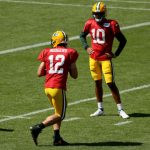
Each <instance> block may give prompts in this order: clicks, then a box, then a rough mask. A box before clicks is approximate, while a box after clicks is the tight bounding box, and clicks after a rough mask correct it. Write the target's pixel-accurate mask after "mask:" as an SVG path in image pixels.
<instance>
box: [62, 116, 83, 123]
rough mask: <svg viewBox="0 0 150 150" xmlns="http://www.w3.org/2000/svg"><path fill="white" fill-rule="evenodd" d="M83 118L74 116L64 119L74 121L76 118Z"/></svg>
mask: <svg viewBox="0 0 150 150" xmlns="http://www.w3.org/2000/svg"><path fill="white" fill-rule="evenodd" d="M79 119H81V118H80V117H72V118H66V119H64V120H63V121H65V122H68V121H74V120H79Z"/></svg>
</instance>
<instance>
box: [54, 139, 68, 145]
mask: <svg viewBox="0 0 150 150" xmlns="http://www.w3.org/2000/svg"><path fill="white" fill-rule="evenodd" d="M53 145H54V146H67V145H69V143H68V142H66V141H64V140H63V139H62V138H61V137H60V139H59V140H54V142H53Z"/></svg>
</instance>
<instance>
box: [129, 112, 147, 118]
mask: <svg viewBox="0 0 150 150" xmlns="http://www.w3.org/2000/svg"><path fill="white" fill-rule="evenodd" d="M129 116H130V117H135V118H136V117H150V114H145V113H133V114H130V115H129Z"/></svg>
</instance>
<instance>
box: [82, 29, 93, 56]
mask: <svg viewBox="0 0 150 150" xmlns="http://www.w3.org/2000/svg"><path fill="white" fill-rule="evenodd" d="M87 35H88V33H87V32H81V34H80V41H81V43H82V45H83V47H84V49H85V50H86V51H87V53H88V54H89V55H90V54H92V53H93V52H94V51H93V49H92V48H91V47H89V45H88V43H87V40H86V36H87Z"/></svg>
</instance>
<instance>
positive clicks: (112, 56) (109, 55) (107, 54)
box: [105, 53, 116, 58]
mask: <svg viewBox="0 0 150 150" xmlns="http://www.w3.org/2000/svg"><path fill="white" fill-rule="evenodd" d="M105 55H106V56H107V58H116V55H115V54H113V53H112V54H109V53H105Z"/></svg>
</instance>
